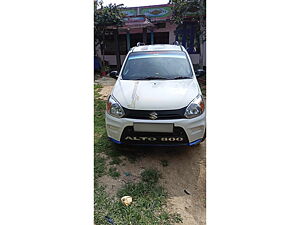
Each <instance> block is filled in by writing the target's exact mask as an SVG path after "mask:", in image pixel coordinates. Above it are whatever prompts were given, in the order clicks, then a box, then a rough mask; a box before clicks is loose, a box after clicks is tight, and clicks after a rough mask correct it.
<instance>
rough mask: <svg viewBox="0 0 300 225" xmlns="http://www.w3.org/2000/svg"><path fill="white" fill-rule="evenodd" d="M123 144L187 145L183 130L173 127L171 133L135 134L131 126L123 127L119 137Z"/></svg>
mask: <svg viewBox="0 0 300 225" xmlns="http://www.w3.org/2000/svg"><path fill="white" fill-rule="evenodd" d="M121 142H122V143H124V144H147V145H149V144H155V145H156V144H162V145H186V144H188V143H189V141H188V138H187V135H186V133H185V131H184V129H183V128H181V127H174V130H173V133H160V132H135V131H134V129H133V126H128V127H125V128H124V130H123V133H122V136H121Z"/></svg>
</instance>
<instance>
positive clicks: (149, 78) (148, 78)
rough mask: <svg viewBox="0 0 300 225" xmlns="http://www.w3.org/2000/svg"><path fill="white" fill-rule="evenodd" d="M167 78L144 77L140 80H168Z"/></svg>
mask: <svg viewBox="0 0 300 225" xmlns="http://www.w3.org/2000/svg"><path fill="white" fill-rule="evenodd" d="M166 79H167V78H164V77H158V76H150V77H142V78H140V79H139V80H166Z"/></svg>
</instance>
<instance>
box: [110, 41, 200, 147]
mask: <svg viewBox="0 0 300 225" xmlns="http://www.w3.org/2000/svg"><path fill="white" fill-rule="evenodd" d="M118 74H119V75H118ZM118 74H117V72H116V71H115V72H112V73H111V77H114V78H116V79H117V81H116V84H115V86H114V88H113V90H112V93H111V95H110V96H109V99H108V101H107V105H106V130H107V135H108V137H109V138H110V139H111V140H112V141H113V142H115V143H117V144H133V145H167V146H175V145H194V144H197V143H199V142H201V141H203V140H204V139H205V130H206V125H205V106H204V99H203V96H202V94H201V90H200V87H199V85H198V82H197V78H196V75H195V72H194V70H193V65H192V62H191V59H190V57H189V55H188V53H187V52H186V50H185V49H184V47H182V46H180V45H142V46H137V47H133V48H132V49H131V50H130V51H129V52H128V54H127V56H126V58H125V61H124V63H123V66H122V68H121V71H120V73H118Z"/></svg>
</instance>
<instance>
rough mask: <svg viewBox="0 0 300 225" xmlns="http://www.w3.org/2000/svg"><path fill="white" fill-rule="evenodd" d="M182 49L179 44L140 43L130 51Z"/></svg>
mask: <svg viewBox="0 0 300 225" xmlns="http://www.w3.org/2000/svg"><path fill="white" fill-rule="evenodd" d="M170 50H171V51H183V50H182V47H181V46H180V45H168V44H156V45H140V46H137V47H133V48H132V52H146V51H170Z"/></svg>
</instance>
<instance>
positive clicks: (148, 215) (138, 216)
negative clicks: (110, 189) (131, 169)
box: [95, 169, 182, 225]
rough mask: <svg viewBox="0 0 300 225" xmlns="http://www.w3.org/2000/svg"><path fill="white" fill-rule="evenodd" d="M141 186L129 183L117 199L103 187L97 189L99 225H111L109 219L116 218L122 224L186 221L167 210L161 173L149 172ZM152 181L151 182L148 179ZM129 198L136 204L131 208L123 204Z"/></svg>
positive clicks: (96, 213) (96, 208)
mask: <svg viewBox="0 0 300 225" xmlns="http://www.w3.org/2000/svg"><path fill="white" fill-rule="evenodd" d="M141 176H142V181H140V182H139V183H130V184H126V185H124V186H123V188H121V189H120V190H119V191H118V193H117V199H116V200H115V199H111V198H109V197H108V195H107V194H106V193H105V191H104V187H103V186H98V187H97V188H96V189H95V224H96V225H100V224H101V225H105V224H109V223H108V222H107V221H106V220H105V216H108V217H109V218H112V219H113V220H114V222H115V224H118V225H128V224H131V225H172V224H174V223H179V222H182V219H181V217H180V215H179V214H170V213H168V212H167V210H166V207H165V205H166V200H167V193H166V191H165V190H164V189H163V188H162V187H161V186H160V185H158V179H157V178H158V177H159V173H158V172H157V171H155V170H152V169H150V170H145V171H144V172H143V173H142V174H141ZM148 178H151V179H150V180H147V179H148ZM125 195H129V196H131V197H132V198H133V202H132V204H131V205H129V206H125V205H123V204H122V203H121V201H120V198H121V197H122V196H125Z"/></svg>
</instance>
